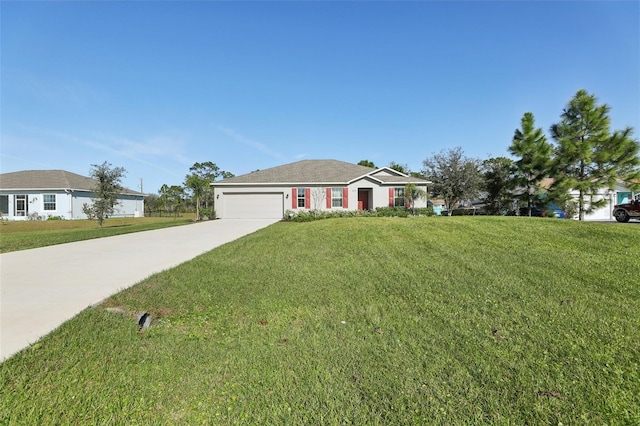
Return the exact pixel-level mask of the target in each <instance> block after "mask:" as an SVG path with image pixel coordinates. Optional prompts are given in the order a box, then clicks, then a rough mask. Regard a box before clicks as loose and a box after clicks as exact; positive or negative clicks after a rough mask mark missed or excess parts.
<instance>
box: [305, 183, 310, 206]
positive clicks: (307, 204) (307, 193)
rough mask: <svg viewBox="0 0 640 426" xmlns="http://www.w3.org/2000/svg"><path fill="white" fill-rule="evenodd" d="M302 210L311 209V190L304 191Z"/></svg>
mask: <svg viewBox="0 0 640 426" xmlns="http://www.w3.org/2000/svg"><path fill="white" fill-rule="evenodd" d="M304 208H305V209H310V208H311V188H305V189H304Z"/></svg>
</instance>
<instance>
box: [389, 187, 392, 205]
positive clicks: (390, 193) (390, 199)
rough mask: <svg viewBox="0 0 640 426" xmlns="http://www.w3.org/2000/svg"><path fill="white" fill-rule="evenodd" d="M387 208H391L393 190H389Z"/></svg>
mask: <svg viewBox="0 0 640 426" xmlns="http://www.w3.org/2000/svg"><path fill="white" fill-rule="evenodd" d="M389 207H393V188H389Z"/></svg>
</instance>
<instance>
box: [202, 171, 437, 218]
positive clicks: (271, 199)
mask: <svg viewBox="0 0 640 426" xmlns="http://www.w3.org/2000/svg"><path fill="white" fill-rule="evenodd" d="M409 183H413V184H415V185H416V186H417V187H419V188H420V189H422V190H424V191H426V190H427V185H428V184H429V183H430V182H428V181H426V180H423V179H418V178H415V177H412V176H408V175H406V174H404V173H400V172H398V171H396V170H393V169H391V168H389V167H382V168H378V169H374V168H370V167H365V166H359V165H356V164H351V163H345V162H343V161H337V160H302V161H298V162H295V163H291V164H285V165H283V166H278V167H273V168H270V169H265V170H259V171H255V172H252V173H248V174H245V175H241V176H236V177H232V178H228V179H224V180H221V181H218V182H213V183H212V187H213V188H214V196H215V208H216V214H217V217H219V218H224V219H232V218H234V219H235V218H273V219H278V218H282V217H283V216H284V214H285V212H286V211H288V210H290V211H293V212H299V211H309V210H321V211H344V210H373V209H375V208H377V207H394V206H405V198H404V188H405V185H407V184H409ZM414 204H415V205H414V206H413V207H416V208H419V207H426V206H427V200H426V199H421V200H417V201H416V202H415V203H414Z"/></svg>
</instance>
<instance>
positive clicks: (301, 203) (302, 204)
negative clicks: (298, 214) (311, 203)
mask: <svg viewBox="0 0 640 426" xmlns="http://www.w3.org/2000/svg"><path fill="white" fill-rule="evenodd" d="M304 193H305V190H304V188H298V208H299V209H304V207H305V199H304Z"/></svg>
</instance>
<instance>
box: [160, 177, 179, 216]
mask: <svg viewBox="0 0 640 426" xmlns="http://www.w3.org/2000/svg"><path fill="white" fill-rule="evenodd" d="M159 193H160V205H161V206H162V208H163V209H164V211H165V212H166V213H171V214H174V215H175V216H176V217H178V213H179V212H180V209H181V206H182V203H183V201H184V195H185V194H184V188H183V187H181V186H179V185H172V186H169V185H167V184H164V185H162V186H161V187H160V190H159Z"/></svg>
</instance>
